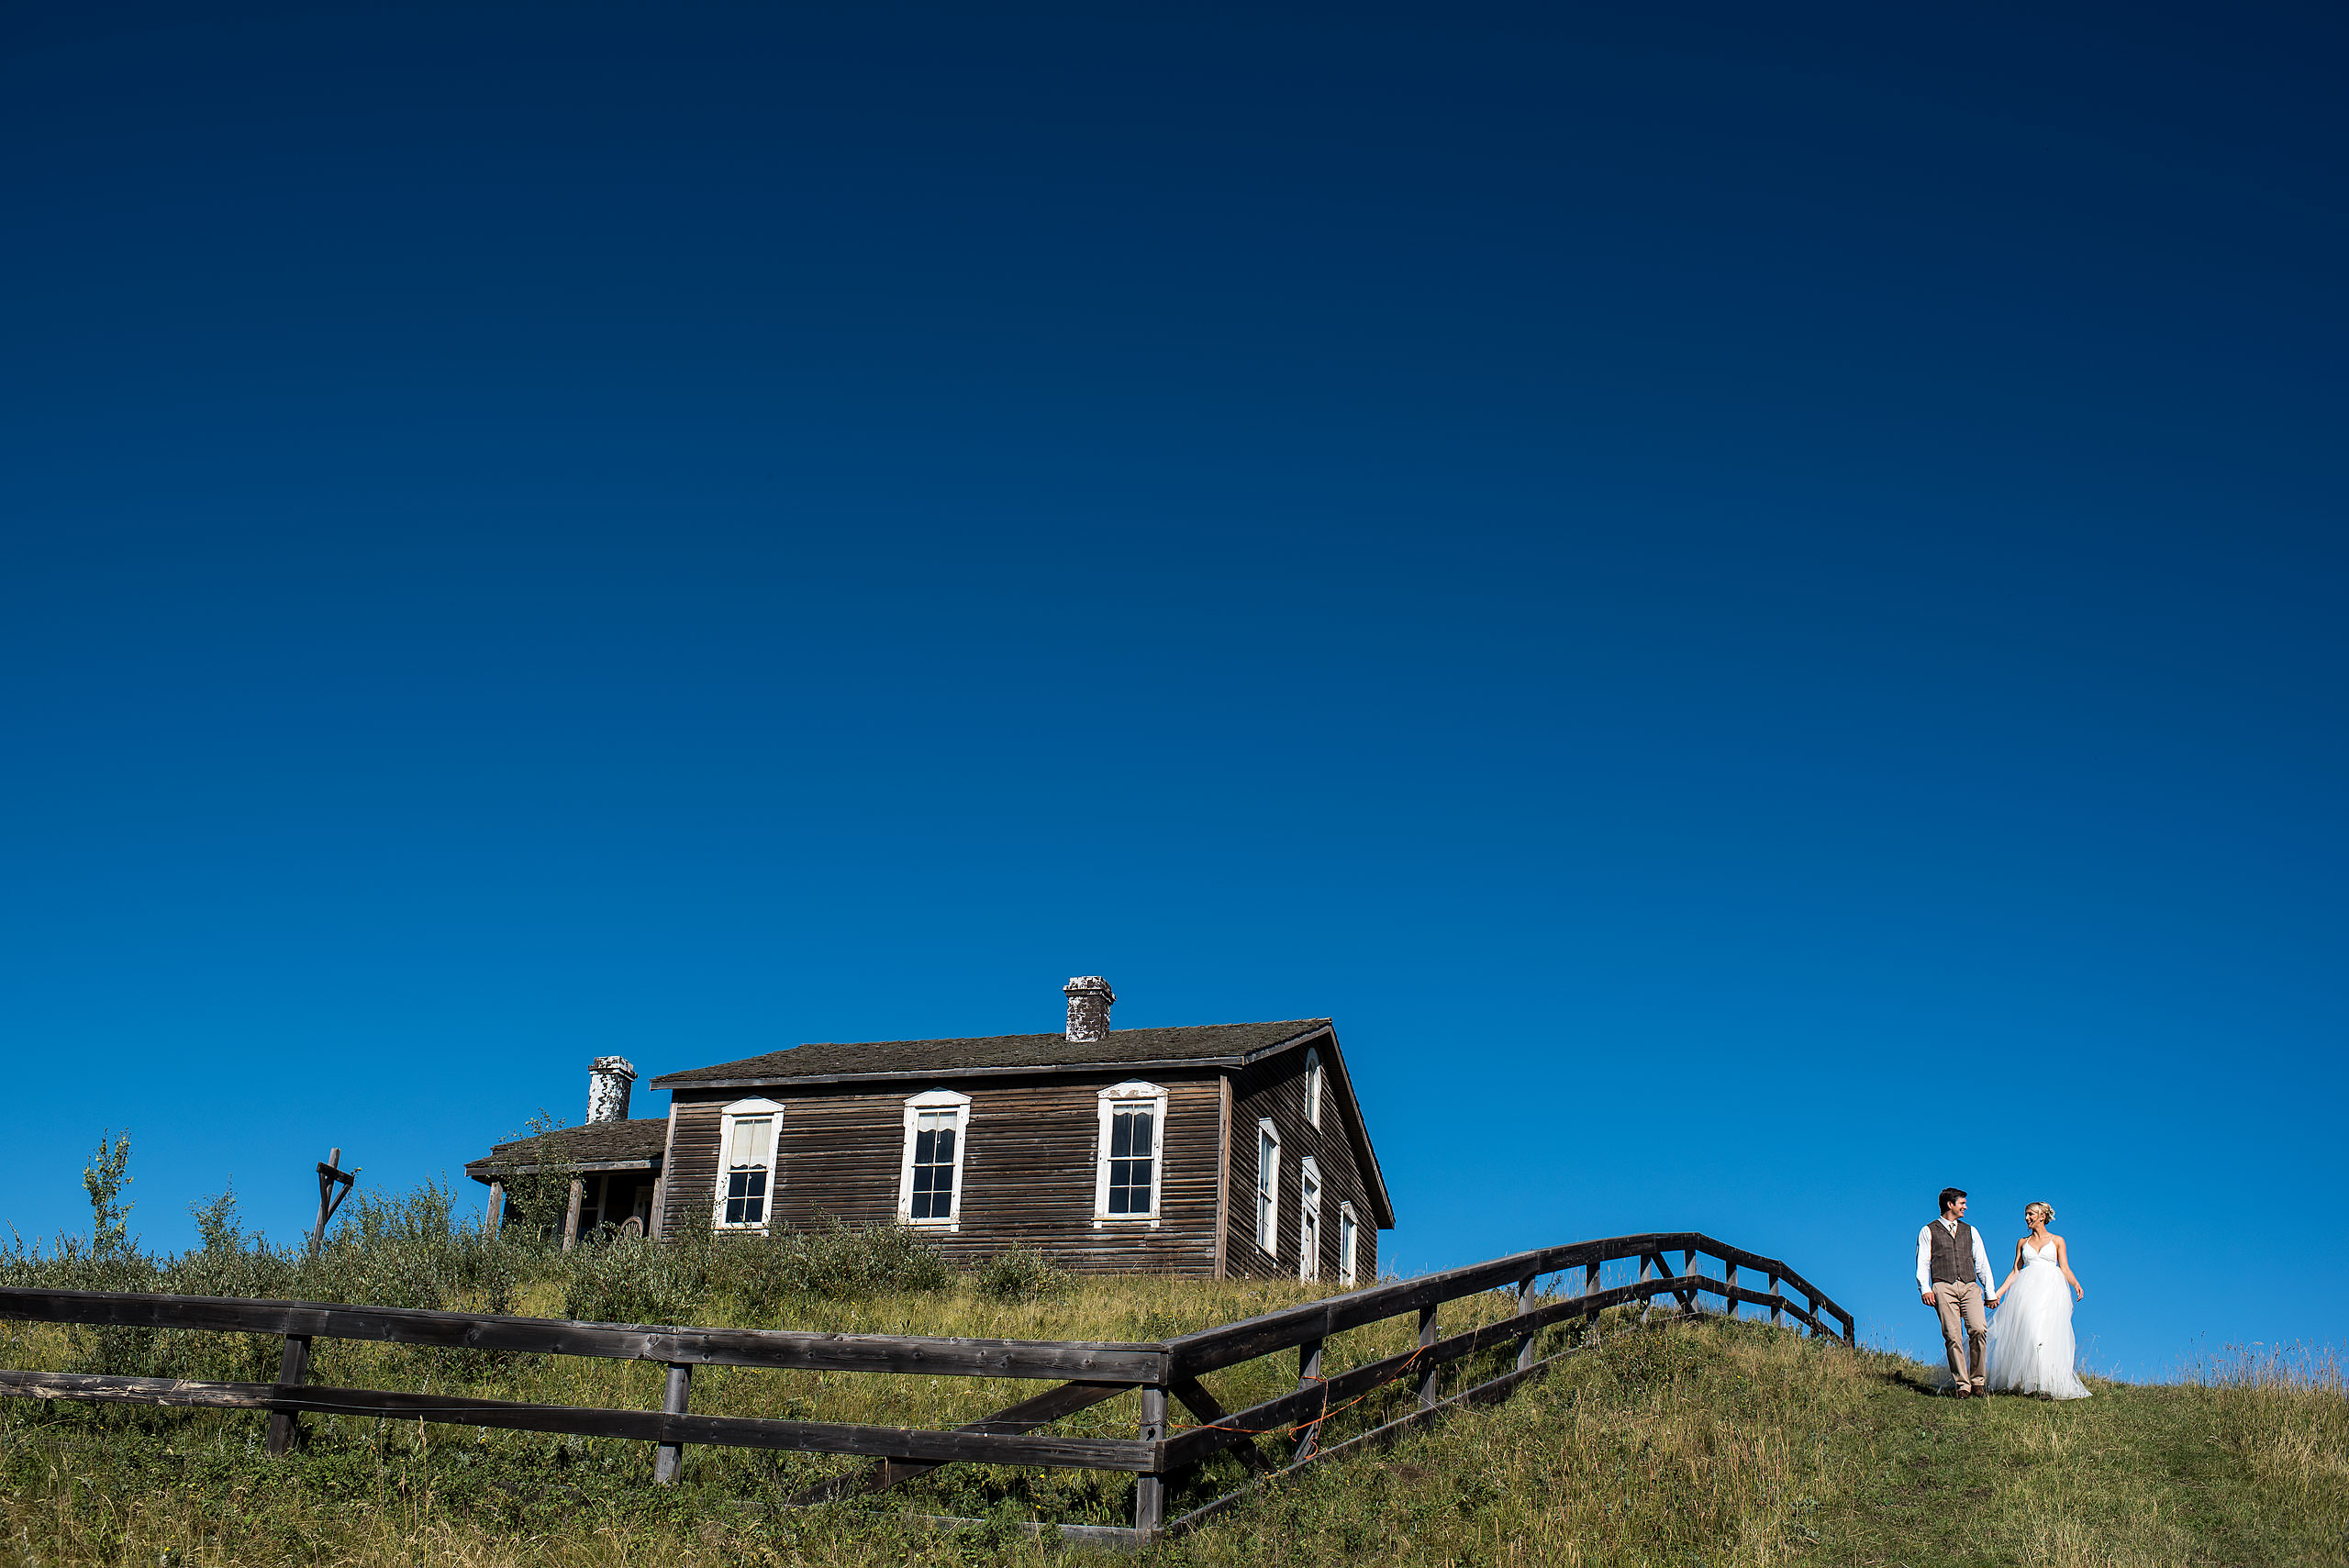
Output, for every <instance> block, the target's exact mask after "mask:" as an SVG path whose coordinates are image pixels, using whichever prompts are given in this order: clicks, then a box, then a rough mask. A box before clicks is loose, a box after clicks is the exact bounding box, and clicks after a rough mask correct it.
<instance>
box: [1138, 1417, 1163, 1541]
mask: <svg viewBox="0 0 2349 1568" xmlns="http://www.w3.org/2000/svg"><path fill="white" fill-rule="evenodd" d="M1141 1440H1142V1441H1144V1442H1146V1443H1155V1442H1163V1441H1165V1440H1166V1390H1165V1389H1164V1388H1163V1386H1162V1387H1152V1386H1150V1385H1144V1386H1143V1387H1142V1389H1141ZM1165 1524H1166V1478H1165V1477H1164V1476H1163V1475H1160V1474H1157V1473H1151V1474H1147V1475H1137V1476H1135V1477H1134V1529H1138V1530H1142V1531H1145V1532H1147V1533H1149V1534H1152V1535H1155V1534H1156V1533H1158V1531H1159V1530H1160V1529H1163V1528H1164V1526H1165Z"/></svg>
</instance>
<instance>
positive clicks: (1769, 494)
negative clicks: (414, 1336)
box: [0, 5, 2349, 1375]
mask: <svg viewBox="0 0 2349 1568" xmlns="http://www.w3.org/2000/svg"><path fill="white" fill-rule="evenodd" d="M1615 12H1616V13H1620V7H1618V8H1615ZM2344 28H2349V24H2344V22H2343V17H2342V13H2341V12H2340V11H2339V10H2338V9H2337V8H2335V7H2324V6H2306V7H2300V8H2258V7H2229V8H2226V9H2224V10H2210V9H2208V8H2203V9H2201V10H2199V12H2195V13H2188V12H2184V11H2175V12H2168V13H2164V12H2159V11H2154V10H2149V9H2148V8H2145V7H2122V6H2107V7H2100V8H2081V7H2070V8H2065V9H2064V10H2062V11H2061V12H2058V13H2050V12H2048V11H2046V10H2045V9H2044V8H2022V7H2008V8H1989V9H1984V8H1979V7H1976V8H1973V9H1968V10H1965V11H1963V12H1960V11H1950V10H1944V11H1941V12H1933V13H1915V14H1911V15H1905V16H1896V15H1892V14H1888V13H1887V10H1886V9H1885V8H1884V7H1880V6H1854V7H1850V8H1848V9H1844V10H1840V11H1830V10H1824V9H1811V10H1803V11H1793V12H1789V11H1786V10H1784V9H1778V10H1773V11H1769V12H1767V13H1760V12H1755V11H1754V10H1753V8H1751V7H1720V8H1715V9H1702V8H1699V9H1689V8H1685V7H1684V8H1681V9H1678V10H1674V11H1672V12H1670V13H1669V14H1668V15H1665V14H1656V15H1652V16H1650V17H1646V18H1645V19H1633V20H1627V19H1625V18H1624V17H1622V16H1620V14H1614V13H1609V11H1607V10H1606V9H1605V8H1598V7H1592V8H1588V9H1587V10H1586V12H1585V13H1584V14H1582V15H1579V16H1577V15H1575V14H1572V13H1568V12H1564V11H1562V10H1560V9H1559V8H1555V7H1531V6H1529V7H1526V8H1524V9H1522V10H1520V11H1516V12H1509V11H1500V10H1471V9H1467V8H1464V7H1460V6H1442V7H1436V6H1430V7H1427V8H1424V9H1422V10H1420V11H1418V12H1400V11H1386V12H1377V13H1370V12H1365V11H1363V10H1361V9H1360V8H1338V7H1331V8H1329V9H1327V10H1321V11H1308V10H1301V9H1275V8H1272V7H1267V6H1248V7H1239V8H1234V9H1232V10H1230V11H1224V12H1214V11H1210V10H1207V9H1202V8H1198V7H1170V8H1163V9H1160V10H1155V11H1151V10H1141V9H1136V8H1133V7H1110V8H1107V9H1105V8H1103V7H1099V6H1068V7H1064V8H1060V9H1041V8H1019V7H1014V8H1009V9H1007V8H1004V7H979V8H974V7H969V6H939V7H936V8H932V9H917V8H907V7H891V6H857V7H845V8H843V7H830V8H819V7H800V8H798V9H797V10H796V11H785V10H784V9H783V8H780V7H766V6H755V7H754V6H708V7H700V8H693V9H690V10H688V9H679V8H672V9H671V10H669V11H666V12H657V13H656V12H654V11H650V10H646V9H644V8H641V7H629V8H621V7H613V6H562V7H553V6H548V7H541V8H522V7H497V6H488V7H484V6H464V7H451V8H447V9H443V10H438V11H434V10H430V9H429V8H426V7H420V6H405V5H404V6H380V7H373V8H366V7H340V6H338V7H330V8H327V9H325V10H321V9H319V8H317V7H287V8H284V9H283V10H275V11H272V10H262V9H253V8H232V9H231V10H230V11H228V12H227V13H221V12H218V11H217V9H212V8H207V9H206V10H203V11H200V12H192V11H189V10H188V9H187V8H185V7H176V8H163V7H152V8H137V7H133V8H119V7H111V8H106V9H103V10H93V9H91V8H88V7H80V8H74V7H66V8H62V9H61V8H57V7H49V8H39V7H30V8H28V7H18V8H17V10H16V11H15V12H14V14H12V16H11V17H9V19H8V21H7V23H6V39H5V44H0V179H5V208H6V215H7V216H6V220H5V221H6V243H5V245H0V358H4V359H5V363H6V374H5V376H0V530H5V539H0V543H4V544H5V553H4V554H0V696H4V697H5V703H4V704H0V885H5V888H6V898H5V903H0V1041H4V1042H5V1046H4V1048H0V1054H4V1055H5V1062H6V1073H7V1081H8V1089H9V1093H8V1103H9V1106H10V1107H11V1115H10V1118H9V1122H10V1126H11V1128H12V1129H14V1135H13V1140H12V1158H13V1163H12V1167H11V1173H10V1176H9V1180H8V1182H7V1184H6V1199H5V1202H0V1218H5V1219H6V1220H7V1221H9V1222H12V1223H14V1224H15V1225H16V1226H17V1228H18V1229H20V1230H21V1231H23V1232H24V1233H26V1234H27V1235H28V1236H34V1235H44V1234H47V1233H50V1232H52V1231H54V1230H55V1229H58V1228H60V1227H68V1226H77V1227H78V1226H82V1225H85V1224H86V1219H87V1212H86V1208H85V1207H84V1205H83V1197H82V1194H81V1192H80V1188H79V1185H78V1173H79V1172H80V1170H81V1167H82V1164H83V1161H84V1159H85V1157H86V1156H87V1154H88V1152H89V1151H90V1149H91V1147H92V1146H93V1145H94V1144H95V1142H96V1140H97V1138H98V1135H99V1132H100V1130H101V1129H104V1128H106V1127H114V1128H117V1129H119V1128H123V1127H126V1126H127V1127H128V1128H129V1129H132V1131H133V1134H134V1141H135V1147H136V1153H135V1156H134V1161H133V1171H134V1173H135V1175H136V1176H137V1178H138V1181H137V1184H136V1185H135V1186H134V1187H133V1189H132V1195H134V1196H135V1197H136V1198H137V1199H138V1200H139V1208H138V1209H137V1211H136V1214H135V1216H134V1223H135V1228H136V1229H139V1230H140V1231H141V1232H143V1233H144V1235H145V1237H146V1239H147V1240H148V1242H149V1243H150V1245H164V1246H175V1245H180V1244H184V1242H185V1241H187V1240H189V1239H190V1238H191V1235H192V1227H191V1225H190V1224H189V1222H188V1220H187V1217H186V1212H185V1206H186V1205H187V1204H188V1203H189V1202H190V1201H191V1200H192V1199H195V1198H197V1197H199V1196H201V1195H205V1194H207V1193H211V1192H214V1191H217V1190H218V1189H219V1188H220V1186H221V1185H222V1184H224V1183H226V1182H228V1180H229V1179H230V1177H231V1176H232V1175H233V1177H234V1179H235V1182H236V1184H237V1187H238V1189H239V1192H240V1193H241V1194H242V1195H244V1197H245V1199H246V1202H247V1204H248V1206H249V1207H250V1211H251V1212H252V1214H253V1215H254V1216H255V1217H256V1218H259V1219H260V1220H261V1221H262V1223H263V1224H265V1225H267V1226H268V1227H269V1228H270V1229H272V1230H273V1231H274V1232H275V1233H277V1234H279V1235H281V1236H285V1235H290V1234H291V1233H293V1232H294V1231H295V1229H297V1228H298V1227H299V1226H300V1225H301V1224H302V1223H303V1222H304V1220H305V1218H306V1208H307V1207H308V1205H309V1204H310V1202H311V1201H312V1199H311V1195H310V1187H309V1178H308V1176H307V1175H306V1171H307V1169H308V1167H309V1165H310V1162H313V1161H315V1160H316V1159H317V1158H319V1157H320V1156H322V1155H323V1154H324V1153H325V1152H326V1150H327V1148H328V1145H329V1144H340V1145H341V1146H342V1147H343V1148H344V1149H345V1150H347V1151H349V1157H350V1158H351V1160H353V1161H355V1162H359V1163H360V1164H362V1165H363V1166H364V1167H365V1169H366V1179H367V1180H368V1181H369V1182H370V1183H381V1184H388V1185H393V1186H398V1185H404V1184H409V1183H413V1182H415V1181H417V1180H420V1179H422V1178H425V1177H427V1176H429V1175H432V1174H434V1173H440V1172H444V1171H445V1172H450V1173H454V1172H455V1171H456V1168H457V1167H458V1166H459V1165H460V1164H461V1163H462V1161H464V1160H465V1159H467V1158H468V1157H470V1156H473V1155H474V1154H477V1153H479V1152H480V1151H482V1150H483V1149H484V1146H485V1145H486V1144H487V1143H488V1142H489V1141H490V1140H492V1139H494V1138H495V1137H497V1136H498V1135H500V1134H503V1133H506V1132H507V1131H508V1130H510V1129H514V1128H516V1127H518V1125H519V1124H520V1123H521V1122H522V1120H523V1119H524V1118H526V1117H527V1116H528V1115H529V1113H530V1112H531V1111H532V1110H533V1109H534V1108H536V1107H537V1106H540V1105H545V1106H549V1107H550V1108H551V1109H553V1110H555V1111H557V1112H559V1113H560V1114H562V1115H563V1116H565V1117H567V1118H577V1117H578V1116H579V1114H580V1112H581V1109H582V1107H583V1105H584V1094H585V1083H584V1067H585V1063H586V1062H587V1060H588V1058H589V1057H591V1056H593V1055H596V1054H597V1053H599V1052H604V1051H619V1052H624V1053H626V1054H627V1055H629V1057H631V1058H633V1059H634V1060H635V1061H636V1062H638V1063H639V1064H640V1066H641V1067H643V1068H644V1069H645V1070H646V1071H647V1072H648V1073H658V1072H661V1071H664V1070H670V1069H675V1068H680V1067H687V1066H694V1065H699V1064H704V1063H707V1062H719V1061H724V1060H728V1059H729V1058H734V1057H739V1056H744V1055H748V1054H751V1053H753V1052H757V1051H767V1050H772V1049H774V1048H776V1047H778V1046H781V1045H785V1044H789V1043H793V1042H796V1041H799V1040H834V1039H849V1040H853V1039H876V1038H884V1039H885V1038H897V1037H907V1036H927V1035H945V1034H982V1033H993V1032H1009V1031H1020V1030H1033V1029H1052V1028H1054V1027H1057V1023H1058V1019H1059V1017H1060V1012H1061V1007H1062V998H1061V996H1060V995H1059V991H1058V986H1059V985H1060V984H1061V983H1062V981H1063V980H1064V979H1065V978H1066V977H1067V976H1069V975H1071V974H1074V973H1105V974H1108V976H1109V977H1110V978H1111V980H1112V981H1113V982H1114V984H1116V985H1117V987H1118V990H1119V995H1120V998H1121V999H1120V1001H1119V1007H1118V1020H1119V1022H1120V1023H1121V1024H1127V1025H1141V1024H1164V1023H1205V1022H1216V1021H1225V1020H1233V1019H1254V1018H1286V1017H1296V1016H1306V1015H1318V1014H1325V1013H1326V1014H1330V1015H1334V1016H1335V1017H1336V1018H1337V1019H1338V1023H1339V1028H1340V1032H1341V1038H1342V1040H1344V1042H1345V1045H1346V1048H1347V1051H1348V1053H1349V1057H1350V1060H1351V1061H1352V1063H1353V1070H1354V1073H1355V1074H1356V1075H1357V1078H1358V1080H1359V1083H1360V1084H1361V1088H1362V1093H1363V1097H1364V1102H1365V1104H1366V1106H1367V1108H1368V1112H1369V1115H1370V1118H1371V1122H1372V1128H1373V1131H1374V1133H1375V1137H1376V1139H1377V1140H1378V1146H1379V1149H1380V1151H1381V1153H1382V1155H1383V1157H1384V1159H1385V1162H1386V1172H1387V1175H1388V1178H1389V1180H1390V1182H1391V1184H1392V1186H1393V1189H1394V1192H1395V1195H1396V1198H1397V1204H1398V1206H1399V1207H1400V1210H1401V1214H1402V1227H1401V1229H1400V1230H1399V1231H1398V1232H1397V1234H1396V1235H1394V1236H1393V1237H1391V1238H1389V1239H1388V1241H1387V1250H1386V1254H1385V1256H1386V1260H1387V1261H1388V1262H1392V1263H1396V1264H1399V1265H1401V1266H1402V1267H1403V1268H1404V1269H1406V1270H1419V1269H1425V1268H1431V1267H1434V1266H1438V1265H1442V1264H1449V1263H1453V1262H1464V1261H1468V1260H1471V1259H1474V1258H1477V1257H1482V1256H1487V1255H1490V1254H1493V1253H1496V1252H1499V1251H1504V1250H1508V1249H1513V1248H1518V1247H1522V1246H1527V1245H1532V1244H1536V1243H1542V1242H1550V1241H1557V1240H1570V1239H1574V1238H1579V1237H1586V1236H1594V1235H1604V1234H1611V1233H1617V1232H1622V1231H1629V1230H1636V1229H1649V1228H1678V1227H1697V1228H1701V1229H1708V1230H1710V1231H1713V1232H1715V1233H1717V1234H1719V1235H1720V1236H1722V1237H1724V1238H1727V1239H1729V1240H1734V1241H1736V1242H1739V1243H1742V1244H1743V1245H1746V1246H1748V1247H1752V1248H1754V1249H1756V1250H1759V1251H1768V1252H1775V1253H1777V1254H1780V1255H1783V1256H1785V1257H1787V1258H1788V1259H1790V1260H1793V1261H1794V1262H1796V1263H1797V1264H1798V1266H1799V1267H1802V1268H1804V1269H1805V1270H1807V1271H1809V1273H1812V1275H1813V1276H1814V1277H1815V1278H1816V1279H1817V1280H1819V1281H1820V1284H1822V1285H1824V1286H1825V1287H1826V1288H1828V1289H1830V1290H1831V1291H1832V1292H1834V1293H1836V1294H1837V1295H1839V1296H1842V1299H1843V1300H1844V1301H1845V1302H1847V1303H1848V1304H1850V1305H1852V1306H1854V1307H1856V1308H1857V1309H1858V1311H1859V1312H1860V1314H1861V1316H1862V1319H1863V1331H1864V1332H1865V1333H1867V1334H1869V1335H1871V1336H1874V1337H1876V1338H1878V1339H1880V1340H1886V1341H1887V1342H1891V1343H1896V1344H1899V1345H1902V1346H1905V1347H1908V1348H1909V1349H1912V1350H1913V1349H1922V1348H1925V1347H1927V1346H1929V1345H1930V1344H1932V1340H1933V1330H1932V1321H1931V1318H1930V1315H1929V1314H1927V1313H1926V1312H1925V1310H1924V1309H1923V1308H1922V1307H1920V1306H1919V1305H1918V1304H1917V1303H1916V1301H1915V1299H1914V1298H1913V1296H1910V1295H1909V1284H1908V1275H1909V1245H1910V1242H1911V1240H1912V1239H1913V1237H1914V1234H1915V1228H1916V1227H1917V1226H1918V1225H1919V1224H1920V1223H1921V1222H1922V1221H1923V1220H1924V1219H1925V1218H1928V1217H1929V1215H1930V1213H1931V1200H1932V1193H1933V1192H1934V1191H1935V1189H1937V1188H1939V1187H1940V1186H1942V1185H1943V1184H1944V1183H1955V1184H1960V1185H1963V1186H1965V1187H1967V1188H1969V1189H1970V1190H1971V1192H1972V1193H1973V1195H1974V1201H1975V1206H1976V1210H1975V1211H1976V1218H1982V1219H1985V1220H1987V1221H1988V1222H1989V1229H1990V1233H1991V1235H1992V1236H1993V1237H1994V1238H1998V1239H2000V1240H2002V1241H2003V1240H2005V1239H2006V1238H2008V1237H2009V1236H2010V1234H2011V1233H2012V1232H2014V1231H2015V1230H2016V1229H2018V1221H2017V1216H2018V1215H2019V1211H2020V1210H2021V1206H2022V1204H2023V1203H2024V1202H2025V1201H2026V1200H2027V1199H2034V1198H2044V1199H2047V1200H2048V1201H2050V1202H2052V1203H2053V1204H2054V1206H2055V1207H2056V1210H2057V1216H2058V1218H2057V1224H2056V1229H2058V1230H2060V1231H2062V1232H2064V1233H2065V1234H2067V1235H2068V1236H2069V1237H2071V1239H2072V1240H2073V1242H2074V1246H2075V1250H2076V1262H2077V1266H2078V1269H2079V1272H2080V1273H2081V1274H2082V1276H2083V1278H2084V1279H2085V1280H2086V1281H2087V1285H2088V1287H2089V1291H2090V1295H2089V1299H2088V1303H2087V1307H2085V1308H2083V1311H2082V1316H2081V1319H2080V1329H2081V1335H2082V1340H2083V1342H2084V1344H2086V1345H2087V1346H2088V1348H2089V1354H2090V1357H2091V1361H2092V1362H2093V1364H2095V1365H2098V1366H2099V1367H2102V1368H2107V1369H2112V1370H2120V1371H2124V1372H2128V1373H2136V1374H2143V1375H2159V1374H2162V1373H2165V1372H2167V1371H2169V1370H2171V1369H2174V1368H2175V1367H2176V1365H2177V1363H2178V1362H2180V1361H2181V1360H2182V1359H2184V1358H2186V1357H2188V1356H2190V1355H2192V1354H2194V1353H2195V1352H2196V1351H2197V1349H2198V1348H2199V1347H2206V1346H2214V1345H2218V1344H2222V1343H2224V1342H2226V1341H2230V1340H2263V1341H2273V1340H2295V1339H2307V1340H2332V1341H2335V1342H2338V1341H2340V1340H2343V1339H2344V1338H2349V1333H2344V1329H2345V1328H2349V1309H2344V1308H2343V1305H2342V1304H2343V1301H2344V1300H2349V1243H2344V1240H2343V1229H2342V1226H2341V1224H2340V1222H2339V1219H2338V1213H2339V1209H2340V1205H2341V1198H2340V1195H2339V1190H2338V1189H2339V1184H2340V1180H2341V1177H2340V1172H2341V1168H2342V1156H2341V1150H2340V1142H2341V1133H2340V1118H2341V1106H2342V1104H2343V1092H2344V1089H2349V1072H2344V1067H2343V1043H2344V1039H2343V1037H2344V1024H2345V1023H2349V978H2345V977H2344V965H2343V956H2344V938H2345V937H2349V919H2344V902H2343V900H2344V887H2349V853H2345V852H2344V851H2349V844H2344V834H2343V802H2344V800H2349V711H2344V709H2349V700H2345V699H2349V657H2345V656H2349V617H2345V616H2344V613H2343V612H2344V602H2343V601H2344V598H2345V597H2349V572H2344V568H2349V559H2344V556H2345V555H2349V551H2344V547H2343V524H2344V515H2343V514H2344V499H2349V443H2344V439H2343V432H2344V430H2349V406H2344V405H2349V397H2344V379H2343V367H2344V365H2349V340H2345V339H2349V331H2345V330H2344V328H2349V295H2344V284H2343V280H2344V278H2349V219H2345V218H2344V214H2349V200H2345V199H2344V196H2345V195H2349V192H2344V181H2343V173H2344V165H2349V135H2344V132H2349V113H2344V107H2343V106H2344V103H2349V99H2345V98H2344V96H2343V94H2342V92H2341V90H2340V83H2341V81H2342V78H2343V68H2344V66H2349V47H2344V45H2349V31H2344ZM663 1106H665V1096H659V1095H645V1096H643V1097H642V1098H640V1107H641V1108H643V1109H645V1110H649V1111H651V1112H652V1113H653V1114H659V1113H660V1112H661V1110H662V1107H663Z"/></svg>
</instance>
